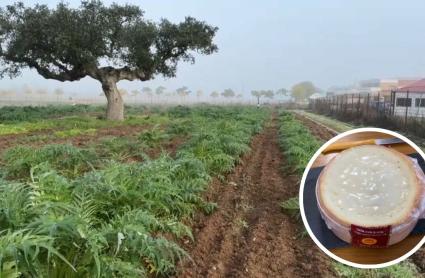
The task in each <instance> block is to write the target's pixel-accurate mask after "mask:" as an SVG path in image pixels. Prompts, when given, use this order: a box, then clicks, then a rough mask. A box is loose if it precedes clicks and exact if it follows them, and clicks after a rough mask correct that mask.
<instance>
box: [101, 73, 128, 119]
mask: <svg viewBox="0 0 425 278" xmlns="http://www.w3.org/2000/svg"><path fill="white" fill-rule="evenodd" d="M102 89H103V92H104V93H105V95H106V99H107V100H108V104H107V107H106V119H108V120H114V121H122V120H124V101H123V99H122V97H121V94H120V92H119V91H118V88H117V83H116V81H115V80H106V81H104V82H102Z"/></svg>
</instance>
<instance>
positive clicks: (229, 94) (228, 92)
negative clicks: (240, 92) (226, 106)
mask: <svg viewBox="0 0 425 278" xmlns="http://www.w3.org/2000/svg"><path fill="white" fill-rule="evenodd" d="M221 95H222V96H223V97H225V98H231V97H234V96H235V95H236V94H235V92H234V91H233V90H232V89H226V90H224V91H223V92H222V93H221Z"/></svg>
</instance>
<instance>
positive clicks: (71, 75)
mask: <svg viewBox="0 0 425 278" xmlns="http://www.w3.org/2000/svg"><path fill="white" fill-rule="evenodd" d="M22 60H23V62H25V63H26V64H27V65H28V66H29V67H30V68H34V69H35V70H37V72H38V73H39V74H40V75H41V76H43V77H44V78H46V79H55V80H58V81H62V82H64V81H76V80H80V79H82V78H84V77H86V76H87V72H86V71H85V70H83V69H77V68H74V69H72V70H68V69H66V71H62V72H53V71H51V70H49V69H47V68H46V67H43V66H41V65H40V64H39V63H37V62H36V61H34V60H31V59H22Z"/></svg>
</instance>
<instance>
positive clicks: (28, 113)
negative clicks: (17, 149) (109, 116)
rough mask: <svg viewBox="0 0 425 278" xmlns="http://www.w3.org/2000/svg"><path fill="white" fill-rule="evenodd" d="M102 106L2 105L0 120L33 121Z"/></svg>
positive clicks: (84, 111)
mask: <svg viewBox="0 0 425 278" xmlns="http://www.w3.org/2000/svg"><path fill="white" fill-rule="evenodd" d="M101 109H102V106H93V105H86V104H78V105H48V106H4V107H1V108H0V122H23V121H29V122H35V121H38V120H41V119H50V118H59V117H64V116H70V115H76V114H79V115H81V114H84V113H91V112H99V111H101Z"/></svg>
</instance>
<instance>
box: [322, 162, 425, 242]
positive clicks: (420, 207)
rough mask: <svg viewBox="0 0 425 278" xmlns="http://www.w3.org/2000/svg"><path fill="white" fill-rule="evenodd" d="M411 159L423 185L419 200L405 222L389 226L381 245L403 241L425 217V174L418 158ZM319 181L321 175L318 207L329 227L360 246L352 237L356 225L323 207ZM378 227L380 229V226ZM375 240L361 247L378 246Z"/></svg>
mask: <svg viewBox="0 0 425 278" xmlns="http://www.w3.org/2000/svg"><path fill="white" fill-rule="evenodd" d="M409 159H410V161H412V164H413V166H414V169H415V172H416V176H417V178H418V180H419V184H420V185H421V191H420V196H419V201H418V202H417V205H416V207H415V208H414V209H413V210H412V211H411V213H410V214H409V217H408V218H406V219H405V221H403V223H400V224H397V225H391V226H390V227H389V230H388V238H387V239H386V241H385V244H383V245H382V246H379V247H385V246H389V245H393V244H396V243H398V242H400V241H402V240H403V239H405V238H406V237H407V236H408V235H409V234H410V232H411V231H412V230H413V228H414V227H415V225H416V223H417V222H418V220H419V219H421V218H425V175H424V173H423V171H422V169H421V168H420V166H419V164H418V162H417V161H416V159H412V158H410V157H409ZM322 173H323V171H322ZM319 181H320V177H319V179H318V181H317V184H316V198H317V204H318V207H319V211H320V214H321V216H322V218H323V220H324V221H325V223H326V225H327V227H328V228H329V229H330V230H331V231H332V232H333V233H334V234H335V235H336V236H337V237H339V238H340V239H341V240H343V241H345V242H347V243H350V244H353V245H355V246H358V245H356V244H354V241H355V239H354V238H353V237H352V235H353V226H354V225H346V224H341V223H340V222H338V220H337V219H336V218H333V217H331V216H330V215H329V214H327V213H326V210H324V209H323V204H322V202H321V198H319V190H320V189H319V187H320V186H319ZM354 228H356V227H354ZM360 228H361V227H360ZM370 228H371V227H368V228H366V229H370ZM372 229H373V227H372ZM378 229H379V227H378ZM378 238H379V237H378ZM366 239H368V238H366ZM375 242H376V240H374V239H373V242H372V244H371V245H368V244H362V245H361V247H372V248H376V246H374V245H373V243H375Z"/></svg>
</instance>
